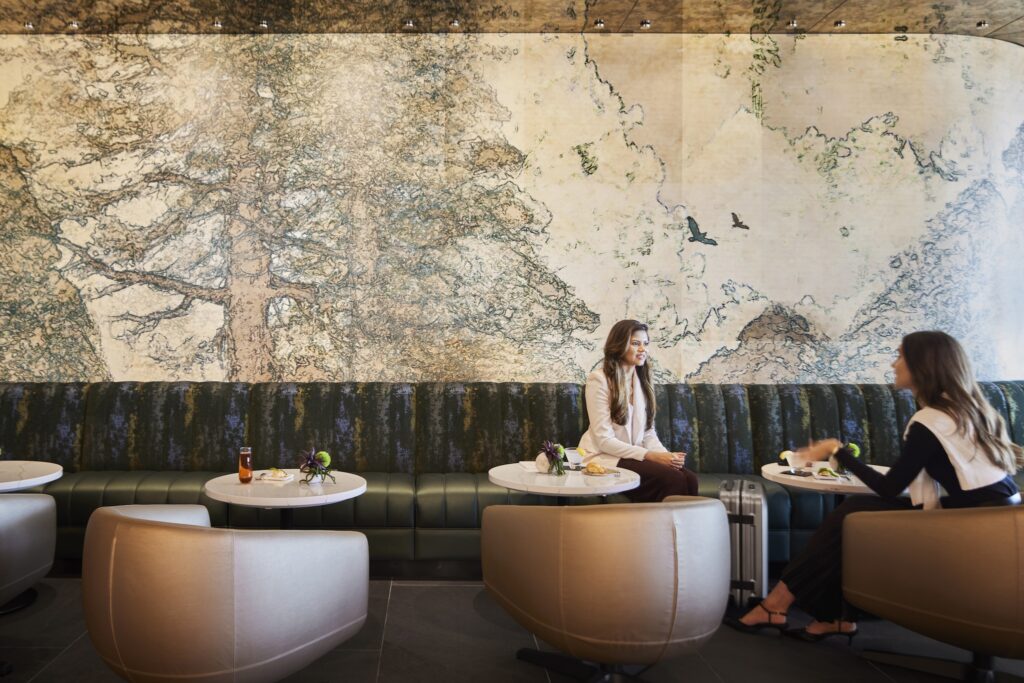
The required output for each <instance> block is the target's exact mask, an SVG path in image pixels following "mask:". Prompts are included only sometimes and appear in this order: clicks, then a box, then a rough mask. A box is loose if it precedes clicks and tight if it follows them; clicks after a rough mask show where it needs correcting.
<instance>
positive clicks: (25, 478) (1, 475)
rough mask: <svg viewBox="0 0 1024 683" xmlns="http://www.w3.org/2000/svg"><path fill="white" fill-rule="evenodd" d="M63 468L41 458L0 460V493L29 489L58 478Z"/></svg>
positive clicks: (62, 472) (61, 474)
mask: <svg viewBox="0 0 1024 683" xmlns="http://www.w3.org/2000/svg"><path fill="white" fill-rule="evenodd" d="M63 474H64V468H63V467H61V466H60V465H58V464H57V463H54V462H43V461H41V460H0V493H5V492H9V491H20V490H22V489H30V488H32V487H33V486H41V485H42V484H48V483H49V482H51V481H55V480H57V479H60V478H61V476H63Z"/></svg>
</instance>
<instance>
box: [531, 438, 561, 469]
mask: <svg viewBox="0 0 1024 683" xmlns="http://www.w3.org/2000/svg"><path fill="white" fill-rule="evenodd" d="M565 463H566V458H565V448H564V447H563V446H562V444H560V443H551V442H550V441H545V442H544V445H543V446H541V453H540V455H538V456H537V471H538V472H548V473H550V474H565Z"/></svg>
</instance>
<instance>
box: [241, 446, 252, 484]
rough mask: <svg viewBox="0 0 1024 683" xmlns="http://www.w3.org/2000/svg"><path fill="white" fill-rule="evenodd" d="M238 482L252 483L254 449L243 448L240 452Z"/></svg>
mask: <svg viewBox="0 0 1024 683" xmlns="http://www.w3.org/2000/svg"><path fill="white" fill-rule="evenodd" d="M238 481H240V482H242V483H243V484H248V483H249V482H251V481H252V448H250V447H249V446H243V447H242V448H241V449H240V450H239V451H238Z"/></svg>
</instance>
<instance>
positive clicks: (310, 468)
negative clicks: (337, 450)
mask: <svg viewBox="0 0 1024 683" xmlns="http://www.w3.org/2000/svg"><path fill="white" fill-rule="evenodd" d="M302 458H303V459H302V463H301V464H300V465H299V472H302V473H303V474H305V475H306V478H305V479H303V480H302V481H303V482H304V483H306V484H309V483H311V482H314V481H315V480H316V479H317V478H319V479H320V481H321V482H323V481H324V480H325V479H326V478H327V477H330V478H331V481H335V479H334V475H333V474H331V470H330V469H328V467H329V466H330V464H331V455H330V454H329V453H328V452H327V451H317V450H316V449H315V448H310V449H309V453H307V454H305V455H303V456H302Z"/></svg>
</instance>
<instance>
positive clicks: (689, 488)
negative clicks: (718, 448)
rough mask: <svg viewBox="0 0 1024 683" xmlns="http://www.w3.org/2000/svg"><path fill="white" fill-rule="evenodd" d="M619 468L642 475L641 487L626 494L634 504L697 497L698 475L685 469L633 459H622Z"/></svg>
mask: <svg viewBox="0 0 1024 683" xmlns="http://www.w3.org/2000/svg"><path fill="white" fill-rule="evenodd" d="M617 467H620V468H622V469H624V470H631V471H633V472H636V473H637V474H639V475H640V486H638V487H636V488H635V489H632V490H631V491H626V492H625V493H624V495H625V496H626V497H627V498H629V499H630V500H631V501H633V502H634V503H660V502H661V501H662V500H663V499H664V498H666V497H667V496H696V495H697V473H696V472H694V471H693V470H688V469H686V468H685V467H683V468H681V469H676V468H675V467H669V466H668V465H662V464H660V463H656V462H648V461H646V460H633V459H631V458H620V459H619V464H618V465H617Z"/></svg>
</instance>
